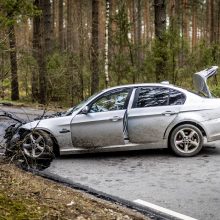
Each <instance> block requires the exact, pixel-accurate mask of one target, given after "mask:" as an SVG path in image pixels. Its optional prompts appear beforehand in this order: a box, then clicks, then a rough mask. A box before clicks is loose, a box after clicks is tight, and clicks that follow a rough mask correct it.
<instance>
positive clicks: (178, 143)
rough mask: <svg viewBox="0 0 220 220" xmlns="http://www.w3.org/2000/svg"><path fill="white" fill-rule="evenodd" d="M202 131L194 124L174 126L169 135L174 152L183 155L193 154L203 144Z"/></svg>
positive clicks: (197, 151) (198, 150)
mask: <svg viewBox="0 0 220 220" xmlns="http://www.w3.org/2000/svg"><path fill="white" fill-rule="evenodd" d="M203 139H204V138H203V135H202V132H201V131H200V130H199V129H198V128H197V127H196V126H194V125H191V124H185V125H180V126H178V127H176V128H175V129H174V130H173V131H172V133H171V136H170V145H171V148H172V150H173V152H174V153H175V154H177V155H178V156H183V157H191V156H195V155H196V154H198V153H199V152H200V150H201V149H202V146H203Z"/></svg>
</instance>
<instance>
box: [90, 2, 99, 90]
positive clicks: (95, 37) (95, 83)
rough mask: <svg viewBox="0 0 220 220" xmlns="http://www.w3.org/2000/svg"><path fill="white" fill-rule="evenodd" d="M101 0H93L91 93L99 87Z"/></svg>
mask: <svg viewBox="0 0 220 220" xmlns="http://www.w3.org/2000/svg"><path fill="white" fill-rule="evenodd" d="M98 19H99V0H92V47H91V59H92V63H91V64H92V81H91V93H92V94H93V93H95V92H97V91H98V89H99V62H98V57H99V20H98Z"/></svg>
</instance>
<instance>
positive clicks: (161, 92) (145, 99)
mask: <svg viewBox="0 0 220 220" xmlns="http://www.w3.org/2000/svg"><path fill="white" fill-rule="evenodd" d="M185 99H186V98H185V95H184V94H183V93H181V92H180V91H177V90H175V89H170V88H166V87H150V86H149V87H142V88H139V89H137V93H136V97H135V99H134V103H133V108H146V107H156V106H166V105H182V104H184V102H185Z"/></svg>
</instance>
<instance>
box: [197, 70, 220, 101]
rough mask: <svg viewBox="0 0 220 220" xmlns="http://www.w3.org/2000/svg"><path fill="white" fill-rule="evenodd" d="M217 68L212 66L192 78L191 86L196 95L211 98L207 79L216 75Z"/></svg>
mask: <svg viewBox="0 0 220 220" xmlns="http://www.w3.org/2000/svg"><path fill="white" fill-rule="evenodd" d="M217 70H218V66H212V67H210V68H208V69H205V70H202V71H200V72H197V73H195V74H194V76H193V84H194V87H195V89H196V91H197V92H198V93H202V94H204V95H205V96H206V97H209V98H211V97H212V94H211V92H210V90H209V87H208V85H207V79H208V78H210V77H211V76H214V75H216V74H217Z"/></svg>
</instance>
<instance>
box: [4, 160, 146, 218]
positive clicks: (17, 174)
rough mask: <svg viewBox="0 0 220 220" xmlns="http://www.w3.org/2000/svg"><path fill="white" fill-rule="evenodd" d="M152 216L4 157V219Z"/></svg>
mask: <svg viewBox="0 0 220 220" xmlns="http://www.w3.org/2000/svg"><path fill="white" fill-rule="evenodd" d="M3 219H5V220H6V219H16V220H21V219H76V220H84V219H87V220H92V219H100V220H101V219H105V220H110V219H111V220H113V219H116V220H130V219H135V220H141V219H149V218H147V217H145V216H143V215H141V214H139V213H137V212H135V211H133V210H130V209H127V208H124V207H121V206H119V205H116V204H112V203H110V202H106V201H103V200H100V199H97V198H95V197H93V196H90V195H88V194H86V193H83V192H81V191H78V190H73V189H71V188H69V187H66V186H63V185H61V184H57V183H55V182H53V181H50V180H47V179H44V178H42V177H39V176H35V175H33V174H31V173H27V172H25V171H23V170H21V169H19V168H17V167H16V166H14V165H8V164H6V163H5V162H4V161H3V160H2V159H1V158H0V220H3Z"/></svg>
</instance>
